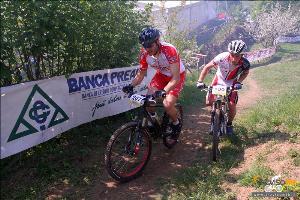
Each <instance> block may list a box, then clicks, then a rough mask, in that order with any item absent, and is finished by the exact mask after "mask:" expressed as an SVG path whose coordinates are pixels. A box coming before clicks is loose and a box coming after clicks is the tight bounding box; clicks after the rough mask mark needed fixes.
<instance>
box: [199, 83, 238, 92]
mask: <svg viewBox="0 0 300 200" xmlns="http://www.w3.org/2000/svg"><path fill="white" fill-rule="evenodd" d="M241 85H243V84H242V83H241ZM212 88H213V86H206V85H205V87H204V88H203V89H200V90H201V91H206V92H207V91H210V90H211V89H212ZM240 89H242V88H235V87H234V85H232V86H229V87H227V91H230V90H233V91H237V90H240Z"/></svg>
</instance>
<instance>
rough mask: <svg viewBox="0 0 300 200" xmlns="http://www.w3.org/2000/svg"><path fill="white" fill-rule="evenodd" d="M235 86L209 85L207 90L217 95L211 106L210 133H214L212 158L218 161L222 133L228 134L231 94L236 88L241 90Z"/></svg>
mask: <svg viewBox="0 0 300 200" xmlns="http://www.w3.org/2000/svg"><path fill="white" fill-rule="evenodd" d="M239 89H241V88H237V87H234V86H230V87H227V86H223V85H216V86H208V87H206V88H205V89H203V90H205V91H208V92H209V93H212V94H214V95H215V96H216V98H215V101H214V102H213V103H212V106H211V123H210V133H211V134H212V160H213V161H216V160H217V157H218V156H219V155H220V154H221V151H220V149H219V142H220V137H221V136H222V135H227V131H226V127H227V122H228V112H229V107H228V104H229V95H230V93H231V92H232V91H234V90H239Z"/></svg>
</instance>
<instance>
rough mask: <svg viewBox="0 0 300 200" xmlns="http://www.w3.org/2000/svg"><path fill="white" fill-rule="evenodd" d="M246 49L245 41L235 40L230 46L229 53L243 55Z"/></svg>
mask: <svg viewBox="0 0 300 200" xmlns="http://www.w3.org/2000/svg"><path fill="white" fill-rule="evenodd" d="M246 49H247V46H246V44H245V42H244V41H243V40H233V41H231V42H230V43H229V44H228V51H229V53H234V54H241V53H243V52H244V50H246Z"/></svg>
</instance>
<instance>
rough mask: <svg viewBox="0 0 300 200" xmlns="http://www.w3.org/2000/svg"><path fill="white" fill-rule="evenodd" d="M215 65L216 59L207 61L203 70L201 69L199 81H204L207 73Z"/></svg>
mask: <svg viewBox="0 0 300 200" xmlns="http://www.w3.org/2000/svg"><path fill="white" fill-rule="evenodd" d="M214 66H215V65H214V61H213V60H212V61H210V62H209V63H207V64H206V65H205V66H204V68H203V70H202V71H201V73H200V76H199V79H198V81H199V82H203V80H204V78H205V77H206V75H207V74H208V72H209V70H210V69H211V68H212V67H214Z"/></svg>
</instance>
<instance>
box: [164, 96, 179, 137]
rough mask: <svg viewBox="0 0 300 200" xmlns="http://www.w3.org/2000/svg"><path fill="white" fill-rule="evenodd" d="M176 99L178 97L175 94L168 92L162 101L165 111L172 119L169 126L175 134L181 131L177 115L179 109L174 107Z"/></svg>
mask: <svg viewBox="0 0 300 200" xmlns="http://www.w3.org/2000/svg"><path fill="white" fill-rule="evenodd" d="M177 99H178V98H177V97H176V96H174V95H172V94H168V95H167V97H166V98H165V99H164V101H163V104H164V108H165V111H166V112H167V114H168V115H169V116H170V118H171V120H172V124H171V128H172V132H173V134H175V135H177V134H179V133H180V132H181V127H182V123H181V122H180V121H179V119H178V117H177V114H178V112H179V111H178V110H177V109H176V107H175V104H176V101H177Z"/></svg>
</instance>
